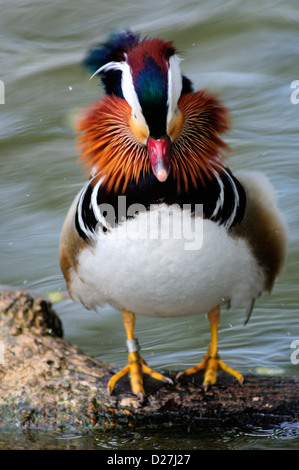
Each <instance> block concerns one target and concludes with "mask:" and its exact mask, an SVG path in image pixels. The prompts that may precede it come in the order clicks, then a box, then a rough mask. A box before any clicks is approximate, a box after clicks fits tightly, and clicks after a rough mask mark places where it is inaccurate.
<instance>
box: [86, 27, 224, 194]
mask: <svg viewBox="0 0 299 470" xmlns="http://www.w3.org/2000/svg"><path fill="white" fill-rule="evenodd" d="M180 62H181V59H180V57H179V56H178V55H177V51H176V49H175V48H174V46H173V44H172V43H171V42H168V41H164V40H161V39H158V38H155V39H147V38H145V39H143V40H141V39H140V37H139V35H135V34H132V33H129V32H126V33H123V34H121V35H115V36H112V37H111V38H110V40H109V41H107V43H105V44H104V45H100V46H96V47H95V48H94V49H92V50H91V51H90V52H89V54H88V56H87V58H86V60H85V65H87V66H88V67H89V69H91V70H92V71H93V75H92V77H91V78H93V77H94V76H95V75H99V76H100V78H101V80H102V83H103V85H104V88H105V92H106V96H105V97H104V99H102V100H101V101H100V102H99V103H97V104H96V106H95V107H93V108H92V110H91V111H90V112H89V114H88V115H87V116H86V118H85V119H83V120H82V121H81V124H80V126H79V130H80V131H83V135H82V136H81V137H80V142H81V148H82V151H83V152H82V158H83V159H87V160H88V162H89V163H93V164H94V166H95V172H101V173H102V174H107V171H108V173H109V165H111V164H112V161H114V167H113V182H114V186H116V187H117V188H118V186H119V184H120V179H122V181H123V183H124V182H128V181H129V179H130V178H135V179H136V180H138V178H139V176H140V174H141V173H142V174H145V173H146V172H148V171H152V173H153V174H154V175H155V177H156V178H157V180H158V181H159V182H161V183H163V182H165V181H166V180H167V178H168V176H169V174H170V172H171V171H173V172H174V173H176V174H178V173H179V171H180V167H181V170H183V167H184V168H185V170H183V172H184V171H185V172H186V171H187V173H188V169H187V170H186V168H187V167H188V163H187V164H186V163H184V162H183V163H182V162H180V161H179V160H180V158H181V157H183V160H186V158H187V159H188V152H190V148H191V147H192V146H191V145H189V144H188V142H187V141H184V138H183V139H181V141H180V137H182V136H183V137H184V136H186V135H187V134H188V129H189V131H191V133H190V136H191V135H193V138H194V137H195V138H196V132H195V133H194V132H193V131H194V129H193V128H192V119H193V121H194V122H195V121H196V119H197V116H196V115H194V112H193V109H192V106H191V101H193V106H195V107H197V111H198V113H199V114H200V115H201V121H200V122H201V126H202V125H203V123H204V122H206V123H207V126H206V129H205V131H204V132H203V133H202V134H203V135H202V139H201V140H202V142H201V143H200V145H197V148H198V151H199V153H200V149H201V148H202V147H203V146H204V141H206V142H208V138H209V136H213V137H214V141H215V145H216V146H218V147H219V146H221V145H223V146H225V145H224V144H223V142H222V141H220V140H219V139H218V138H217V137H216V134H217V132H218V131H221V130H224V129H225V127H226V111H225V110H224V108H222V107H221V106H220V105H219V103H218V102H217V100H215V99H213V98H211V97H206V96H205V97H204V96H203V95H201V96H196V94H194V93H192V92H193V90H192V84H191V81H190V80H189V79H187V78H186V77H185V76H183V75H182V72H181V68H180ZM188 95H191V96H192V97H193V99H191V100H190V99H189V100H185V102H184V100H183V101H182V97H183V96H185V97H186V96H188ZM213 100H214V101H213ZM205 105H207V109H209V115H210V118H209V120H208V121H211V122H208V121H207V119H206V116H205V113H203V112H202V111H203V107H204V106H205ZM190 110H191V112H190ZM188 113H189V114H188ZM188 116H189V118H188ZM188 119H189V120H188ZM212 121H214V123H212ZM211 123H212V124H211ZM193 124H194V123H193ZM192 133H193V134H192ZM212 140H213V139H212ZM220 142H221V143H220ZM185 144H188V145H187V147H186V145H185ZM209 146H210V147H211V145H210V143H209V145H208V146H207V147H209ZM193 147H194V144H193ZM195 147H196V144H195ZM195 147H194V148H195ZM186 148H187V149H188V150H186ZM191 150H192V149H191ZM214 150H215V149H214V148H213V149H212V152H210V153H214V157H215V156H216V155H218V156H219V152H217V151H216V152H215V151H214ZM117 152H118V155H116V154H117ZM180 152H181V153H186V155H184V156H183V155H179V153H180ZM208 153H209V152H208ZM191 154H192V155H193V157H192V158H191V160H192V159H193V160H194V156H195V154H196V151H195V150H194V151H191ZM178 157H179V158H178ZM217 158H218V157H217ZM195 160H196V158H195ZM198 160H200V158H199V159H198ZM208 160H209V159H208V158H207V162H208ZM120 162H121V163H120ZM193 163H194V162H193ZM197 166H198V164H197ZM199 166H202V167H204V166H205V165H199ZM206 166H207V167H209V163H208V164H207V165H206ZM195 167H196V165H195ZM196 171H197V170H196V168H195V169H194V171H193V173H196ZM189 173H190V172H189ZM191 173H192V171H191ZM110 174H111V176H112V169H111V168H110ZM117 175H118V176H117ZM185 179H186V178H185Z"/></svg>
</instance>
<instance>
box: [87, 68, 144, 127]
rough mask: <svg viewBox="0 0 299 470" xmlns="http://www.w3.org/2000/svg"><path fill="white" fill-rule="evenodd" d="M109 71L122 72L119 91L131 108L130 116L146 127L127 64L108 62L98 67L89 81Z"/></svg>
mask: <svg viewBox="0 0 299 470" xmlns="http://www.w3.org/2000/svg"><path fill="white" fill-rule="evenodd" d="M109 70H120V71H121V72H122V79H121V89H122V92H123V95H124V98H125V100H126V101H127V103H128V104H129V105H130V106H131V108H132V116H133V117H134V118H135V119H136V121H139V122H141V123H142V124H143V125H144V126H146V127H148V126H147V123H146V121H145V119H144V116H143V113H142V109H141V106H140V103H139V99H138V96H137V93H136V91H135V88H134V84H133V77H132V74H131V69H130V66H129V64H128V63H127V62H108V64H105V65H103V66H102V67H100V68H99V69H98V70H97V71H96V72H95V73H94V74H93V75H92V76H91V77H90V80H91V79H92V78H93V77H94V76H95V75H97V74H98V73H101V72H108V71H109Z"/></svg>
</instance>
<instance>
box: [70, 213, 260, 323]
mask: <svg viewBox="0 0 299 470" xmlns="http://www.w3.org/2000/svg"><path fill="white" fill-rule="evenodd" d="M263 281H264V276H263V273H262V270H261V268H260V267H259V266H258V265H257V263H256V261H255V259H254V258H253V256H252V254H251V251H250V249H249V247H248V245H247V243H246V241H245V240H243V239H234V238H232V237H231V236H229V234H228V232H227V229H226V228H225V227H223V226H219V225H217V224H216V223H214V222H212V221H209V220H203V219H202V218H201V217H200V216H197V217H195V218H191V217H190V214H189V213H187V212H186V211H182V210H181V209H180V208H179V207H175V206H172V207H171V208H169V207H168V206H166V205H165V204H162V205H159V206H155V208H153V209H152V210H151V211H149V212H143V213H140V214H139V215H138V216H137V217H136V218H134V219H130V220H128V221H127V222H125V223H122V224H120V225H118V226H117V227H116V228H115V229H113V230H112V231H111V232H106V233H104V232H103V230H102V228H100V227H98V230H97V234H96V243H95V244H94V246H88V247H86V249H84V250H83V251H82V252H81V253H80V255H79V258H78V264H77V269H76V272H75V271H73V272H72V274H71V283H70V290H71V294H72V296H73V297H74V298H79V299H80V300H81V301H82V303H83V304H84V305H85V306H86V307H88V308H95V307H96V306H97V305H102V304H104V303H106V302H107V303H109V304H111V305H112V306H114V307H115V308H117V309H120V310H121V309H127V310H131V311H133V312H134V313H136V314H144V315H157V316H178V315H188V314H196V313H206V312H208V311H209V310H211V309H212V308H214V307H216V306H217V305H220V304H225V303H228V302H230V303H231V306H232V307H236V306H239V305H244V306H245V307H248V305H249V304H250V303H251V301H252V299H254V298H256V297H257V296H258V295H259V294H260V293H261V291H262V286H263Z"/></svg>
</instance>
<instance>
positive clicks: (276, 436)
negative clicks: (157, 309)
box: [0, 0, 299, 449]
mask: <svg viewBox="0 0 299 470" xmlns="http://www.w3.org/2000/svg"><path fill="white" fill-rule="evenodd" d="M128 27H129V28H132V29H133V30H134V31H136V30H137V31H141V32H142V33H144V34H148V35H156V34H159V36H161V37H163V38H165V39H171V40H173V41H174V42H175V44H176V46H177V47H178V49H179V51H180V53H181V56H182V57H183V58H184V62H183V63H182V67H183V70H184V73H185V74H186V75H187V76H189V77H190V78H191V79H192V80H193V82H194V84H195V88H208V89H209V90H210V91H212V92H214V93H216V94H217V95H218V96H219V97H220V98H221V99H222V101H223V102H224V103H225V104H226V105H227V106H228V107H229V109H230V112H231V121H232V130H231V132H230V133H229V134H228V135H227V137H226V140H227V142H228V143H229V144H230V145H231V147H232V153H231V156H230V167H231V168H232V169H233V170H236V169H240V168H244V169H248V170H249V169H254V170H261V171H263V172H265V173H266V174H267V176H268V177H269V178H270V180H271V181H272V182H273V184H274V186H275V189H276V192H277V196H278V200H279V205H280V207H281V209H282V210H283V213H284V216H285V218H286V220H287V222H288V224H289V231H290V244H289V254H288V263H287V267H286V270H285V272H284V274H283V275H282V276H281V277H280V278H279V280H278V282H277V283H276V286H275V289H274V292H273V294H272V295H271V296H268V295H265V296H263V297H262V298H261V299H259V301H258V302H257V305H256V308H255V310H254V313H253V316H252V319H251V321H250V322H249V324H248V325H247V326H246V327H244V326H243V322H244V312H243V311H242V310H237V311H234V312H224V313H223V316H222V319H221V325H220V330H219V347H220V353H221V355H222V358H223V360H225V362H227V363H228V364H229V365H231V366H232V367H234V368H236V369H237V370H239V371H240V372H242V373H244V374H248V373H251V372H255V371H256V370H257V368H259V367H264V368H266V370H267V369H268V370H272V371H273V370H274V372H275V371H280V372H282V373H284V374H286V375H297V376H298V375H299V365H295V364H292V363H291V359H290V356H291V353H292V352H293V349H292V348H291V343H292V341H294V340H296V339H299V327H298V300H299V293H298V262H299V248H298V246H299V245H298V238H299V220H298V219H299V217H298V201H299V184H298V176H299V166H298V130H299V104H298V105H296V104H292V102H291V100H290V97H291V93H292V91H294V89H291V83H292V82H293V81H294V80H299V71H298V49H299V46H298V44H299V6H298V5H297V2H296V1H275V0H273V1H264V2H259V1H257V0H254V1H251V2H245V1H242V0H231V1H227V2H221V1H220V0H217V1H216V0H214V1H210V2H204V1H202V0H200V1H191V0H185V1H184V2H182V1H178V0H173V1H169V0H168V1H166V0H164V2H161V0H160V1H158V0H152V1H151V2H148V1H145V0H139V1H138V2H136V1H127V2H125V3H124V2H121V1H120V0H113V1H111V2H103V1H96V0H87V1H85V2H82V1H78V0H72V1H71V0H63V1H59V2H58V1H53V2H45V1H42V0H39V1H37V0H31V1H29V0H27V1H26V0H23V1H21V0H12V1H10V2H1V17H0V44H1V46H0V47H1V49H0V57H1V62H0V63H1V69H0V79H1V80H2V82H3V83H4V85H5V104H0V113H1V125H0V198H1V212H0V218H1V219H0V223H1V236H0V250H1V251H0V252H1V271H0V283H3V284H11V285H13V286H19V287H24V288H28V289H34V290H36V291H38V292H48V291H52V290H62V291H63V290H64V289H65V284H64V280H63V278H62V275H61V273H60V269H59V265H58V256H57V253H58V243H59V236H60V230H61V225H62V223H63V220H64V217H65V215H66V212H67V210H68V207H69V205H70V203H71V201H72V199H73V197H74V195H75V194H76V192H77V191H78V190H79V189H80V188H81V186H82V184H83V182H84V179H85V175H84V171H83V170H82V168H81V167H80V166H79V165H78V164H77V156H78V153H77V150H76V147H75V135H74V131H73V122H74V119H75V117H76V115H77V112H78V110H79V109H80V108H81V107H82V106H84V105H85V104H87V103H89V102H91V101H94V100H95V99H96V98H97V97H98V96H99V93H100V89H99V87H98V85H97V82H96V80H93V81H92V82H90V81H89V76H88V75H87V74H86V73H85V72H84V71H83V70H82V68H81V66H80V61H81V60H82V57H83V56H84V54H85V51H86V49H87V48H88V47H89V46H90V45H92V44H93V43H94V42H98V41H100V40H102V39H104V38H105V37H106V35H107V34H109V33H110V32H111V31H114V30H120V29H123V28H128ZM298 97H299V96H298ZM55 308H56V310H57V312H58V314H59V316H60V318H61V319H62V321H63V325H64V331H65V337H66V338H67V339H68V340H70V341H71V342H73V343H76V344H77V345H78V346H79V347H80V348H82V349H83V350H84V351H85V352H86V353H87V354H92V355H94V356H95V357H97V358H100V359H102V360H104V361H107V362H110V363H114V364H117V365H118V366H123V365H124V364H125V361H126V357H125V353H124V340H125V335H124V331H123V327H122V322H121V316H120V314H119V313H118V312H115V311H114V310H113V309H111V308H105V309H101V311H100V315H96V314H95V313H92V312H86V311H85V310H84V308H83V307H82V306H81V305H79V304H74V303H72V302H71V301H69V300H66V301H64V302H61V303H60V304H57V305H56V306H55ZM170 321H171V327H170V325H169V322H170ZM136 336H137V337H138V338H139V341H140V343H141V345H142V354H143V356H144V357H145V358H146V359H147V360H148V362H149V364H150V365H151V366H152V367H156V368H159V369H161V370H167V369H172V370H182V369H184V368H187V367H189V366H191V365H194V364H195V363H197V362H198V360H199V358H200V357H201V355H202V354H203V353H204V352H205V350H206V348H207V346H208V343H209V326H208V322H207V320H206V318H205V317H204V316H201V317H198V316H195V317H189V318H177V319H171V320H169V319H159V320H157V321H155V322H154V323H153V322H152V319H151V318H146V317H142V318H138V319H137V323H136ZM298 444H299V437H298V426H295V425H290V424H285V425H283V426H282V427H279V428H275V429H270V430H268V429H266V430H263V429H253V430H252V432H251V431H250V432H249V433H248V434H245V433H239V432H237V431H235V432H233V431H232V432H231V433H229V434H225V435H223V434H222V433H219V435H216V434H213V435H209V433H208V432H207V433H206V434H205V436H200V439H199V436H194V435H192V433H190V436H184V440H183V441H182V440H181V438H180V436H173V435H172V434H171V433H170V434H169V435H167V434H166V435H165V434H164V435H163V436H159V435H157V434H155V433H152V432H150V431H149V433H148V435H147V436H144V434H143V435H139V434H138V433H134V434H128V436H118V435H113V434H110V435H104V436H103V435H94V436H80V435H79V436H57V435H50V436H49V435H47V436H45V435H44V434H43V433H31V434H30V435H28V433H23V434H22V435H21V437H20V436H19V437H18V440H17V441H16V438H15V437H13V436H10V435H3V436H2V437H0V448H3V447H4V448H9V447H12V446H16V447H17V446H20V447H22V448H101V449H104V448H109V449H111V448H131V449H142V448H163V446H164V448H180V446H181V447H183V446H184V448H200V449H202V448H206V449H209V448H212V449H216V448H218V449H223V448H231V449H254V448H261V449H266V448H267V449H269V448H270V449H271V448H273V449H277V448H283V449H295V448H297V447H298ZM161 446H162V447H161Z"/></svg>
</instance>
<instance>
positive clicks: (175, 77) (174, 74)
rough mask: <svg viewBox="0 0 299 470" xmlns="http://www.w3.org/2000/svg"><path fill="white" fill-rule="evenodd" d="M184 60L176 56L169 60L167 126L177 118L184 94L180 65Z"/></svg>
mask: <svg viewBox="0 0 299 470" xmlns="http://www.w3.org/2000/svg"><path fill="white" fill-rule="evenodd" d="M182 60H183V59H181V58H180V57H179V56H178V55H176V54H174V55H173V56H171V57H170V58H169V69H168V100H167V106H168V111H167V124H169V123H170V121H171V119H172V118H173V117H174V116H175V113H176V111H177V107H178V101H179V98H180V96H181V93H182V88H183V79H182V74H181V68H180V63H181V62H182Z"/></svg>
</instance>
